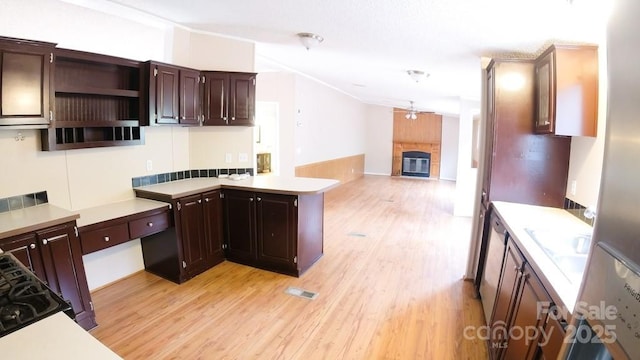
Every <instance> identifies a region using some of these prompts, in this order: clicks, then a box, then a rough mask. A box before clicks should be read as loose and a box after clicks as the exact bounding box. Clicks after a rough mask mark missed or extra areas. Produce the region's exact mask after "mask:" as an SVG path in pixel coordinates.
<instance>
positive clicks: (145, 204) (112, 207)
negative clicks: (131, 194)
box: [76, 198, 169, 227]
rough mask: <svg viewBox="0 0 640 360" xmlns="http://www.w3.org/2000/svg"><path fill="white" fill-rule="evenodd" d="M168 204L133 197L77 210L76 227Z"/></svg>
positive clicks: (159, 207)
mask: <svg viewBox="0 0 640 360" xmlns="http://www.w3.org/2000/svg"><path fill="white" fill-rule="evenodd" d="M168 206H169V204H167V203H165V202H161V201H155V200H149V199H141V198H133V199H129V200H124V201H118V202H115V203H110V204H106V205H100V206H96V207H92V208H87V209H82V210H78V213H79V214H80V218H79V219H78V220H76V223H77V224H78V227H83V226H88V225H92V224H97V223H99V222H103V221H107V220H112V219H117V218H120V217H125V216H129V215H133V214H138V213H141V212H146V211H151V210H156V209H161V208H166V207H168Z"/></svg>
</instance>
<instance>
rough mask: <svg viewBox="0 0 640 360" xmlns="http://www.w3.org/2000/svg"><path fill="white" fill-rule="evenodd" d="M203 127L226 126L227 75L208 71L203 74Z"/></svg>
mask: <svg viewBox="0 0 640 360" xmlns="http://www.w3.org/2000/svg"><path fill="white" fill-rule="evenodd" d="M203 86H204V99H203V104H202V112H203V115H204V119H203V122H202V124H203V125H227V124H228V109H227V106H228V105H227V103H228V101H229V100H228V94H229V75H228V74H227V73H221V72H215V71H209V72H205V73H204V84H203Z"/></svg>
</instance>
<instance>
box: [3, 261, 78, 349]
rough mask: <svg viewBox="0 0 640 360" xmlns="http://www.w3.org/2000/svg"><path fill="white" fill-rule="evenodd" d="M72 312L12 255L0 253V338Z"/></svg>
mask: <svg viewBox="0 0 640 360" xmlns="http://www.w3.org/2000/svg"><path fill="white" fill-rule="evenodd" d="M59 311H64V312H65V313H67V315H69V316H70V317H71V318H73V317H74V315H73V309H71V306H70V305H69V304H68V303H67V302H66V301H64V300H63V299H62V298H61V297H60V296H59V295H57V294H56V293H55V292H53V291H52V290H51V289H49V288H48V287H47V286H46V285H45V284H44V283H43V282H42V281H41V280H40V279H38V278H37V277H36V276H35V275H34V274H33V273H32V272H31V271H29V270H28V269H27V268H26V267H25V266H24V265H22V264H21V263H20V262H19V261H18V260H16V258H15V257H14V256H13V255H11V254H0V337H2V336H4V335H7V334H9V333H11V332H13V331H16V330H18V329H20V328H23V327H25V326H27V325H29V324H32V323H34V322H36V321H38V320H40V319H42V318H45V317H47V316H49V315H52V314H54V313H57V312H59Z"/></svg>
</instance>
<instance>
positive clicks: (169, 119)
mask: <svg viewBox="0 0 640 360" xmlns="http://www.w3.org/2000/svg"><path fill="white" fill-rule="evenodd" d="M156 69H157V72H156V74H155V78H156V99H155V101H156V120H155V121H156V123H157V124H177V123H178V117H179V116H180V113H179V105H180V104H179V96H178V94H179V91H180V85H179V84H180V83H179V81H180V78H179V76H180V70H178V69H177V68H173V67H169V66H162V65H156Z"/></svg>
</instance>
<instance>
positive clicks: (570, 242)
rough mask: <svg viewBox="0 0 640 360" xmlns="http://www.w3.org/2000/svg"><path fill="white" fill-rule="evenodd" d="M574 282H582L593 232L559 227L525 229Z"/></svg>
mask: <svg viewBox="0 0 640 360" xmlns="http://www.w3.org/2000/svg"><path fill="white" fill-rule="evenodd" d="M525 231H526V232H527V234H529V236H530V237H531V238H532V239H533V240H534V241H535V242H536V243H537V244H538V245H539V246H540V247H541V248H542V250H544V252H545V254H546V255H547V256H548V257H549V258H550V259H551V260H552V261H553V263H554V264H555V265H556V266H557V267H558V269H560V271H562V273H563V274H564V275H565V277H566V278H567V279H569V281H571V282H572V283H580V281H581V280H582V273H583V272H584V268H585V266H586V264H587V256H588V254H589V248H590V247H591V234H584V233H575V232H570V231H566V230H557V229H528V228H527V229H525Z"/></svg>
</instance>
